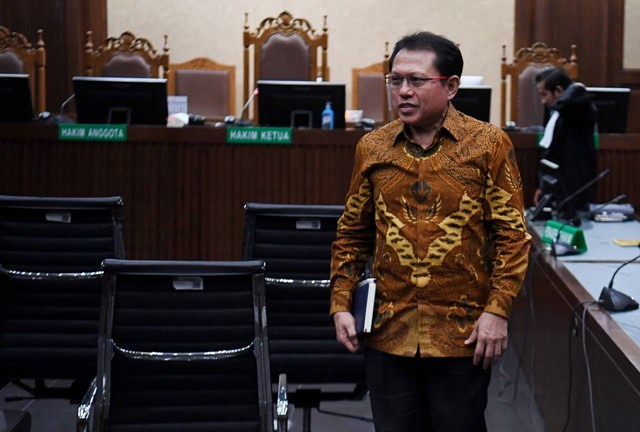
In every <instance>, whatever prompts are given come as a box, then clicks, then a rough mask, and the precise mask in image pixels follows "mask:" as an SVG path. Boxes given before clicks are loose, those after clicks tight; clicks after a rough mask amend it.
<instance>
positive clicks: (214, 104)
mask: <svg viewBox="0 0 640 432" xmlns="http://www.w3.org/2000/svg"><path fill="white" fill-rule="evenodd" d="M235 90H236V67H235V66H233V65H224V64H220V63H216V62H215V61H213V60H211V59H208V58H204V57H198V58H194V59H191V60H188V61H186V62H184V63H173V64H171V65H170V67H169V72H168V74H167V92H168V94H169V95H178V96H187V98H188V99H187V104H188V107H189V112H190V113H193V114H199V115H203V116H205V117H206V118H207V120H213V121H220V120H224V118H225V117H226V116H228V115H229V114H231V115H235V114H236V91H235Z"/></svg>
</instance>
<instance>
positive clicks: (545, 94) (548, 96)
mask: <svg viewBox="0 0 640 432" xmlns="http://www.w3.org/2000/svg"><path fill="white" fill-rule="evenodd" d="M536 88H537V89H538V94H539V95H540V100H541V102H542V103H543V104H544V105H545V106H546V107H550V106H551V104H552V103H554V102H555V100H556V99H558V98H559V97H560V96H561V95H562V93H563V91H562V88H560V87H557V88H556V90H554V91H551V90H549V89H547V88H546V87H545V86H544V82H542V81H540V82H537V83H536Z"/></svg>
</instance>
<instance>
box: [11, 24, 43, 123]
mask: <svg viewBox="0 0 640 432" xmlns="http://www.w3.org/2000/svg"><path fill="white" fill-rule="evenodd" d="M0 73H6V74H28V75H29V86H30V87H31V97H32V99H33V108H34V109H35V110H37V111H38V112H43V111H45V110H46V109H45V108H46V52H45V48H44V40H43V31H42V29H40V30H38V41H37V42H36V46H35V48H34V47H33V45H32V44H31V43H30V42H29V41H28V40H27V38H26V37H25V36H24V35H23V34H22V33H17V32H12V31H9V29H7V28H6V27H2V26H0Z"/></svg>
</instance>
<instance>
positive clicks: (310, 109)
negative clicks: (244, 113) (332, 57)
mask: <svg viewBox="0 0 640 432" xmlns="http://www.w3.org/2000/svg"><path fill="white" fill-rule="evenodd" d="M257 99H258V118H259V122H260V125H261V126H284V127H294V128H320V127H321V123H322V111H323V110H324V108H325V106H326V104H327V102H331V108H332V109H333V113H334V127H335V128H336V129H344V126H345V121H344V109H345V85H344V84H340V83H332V82H316V81H266V80H259V81H258V96H257Z"/></svg>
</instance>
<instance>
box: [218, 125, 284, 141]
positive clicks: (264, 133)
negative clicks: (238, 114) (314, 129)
mask: <svg viewBox="0 0 640 432" xmlns="http://www.w3.org/2000/svg"><path fill="white" fill-rule="evenodd" d="M227 143H229V144H291V128H286V127H228V128H227Z"/></svg>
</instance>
